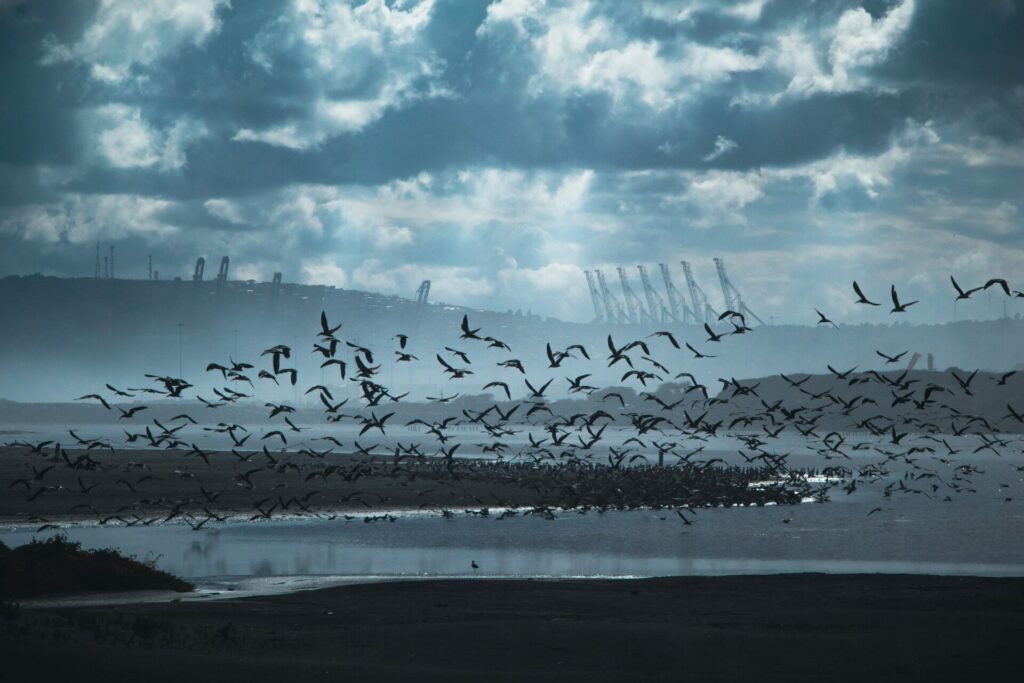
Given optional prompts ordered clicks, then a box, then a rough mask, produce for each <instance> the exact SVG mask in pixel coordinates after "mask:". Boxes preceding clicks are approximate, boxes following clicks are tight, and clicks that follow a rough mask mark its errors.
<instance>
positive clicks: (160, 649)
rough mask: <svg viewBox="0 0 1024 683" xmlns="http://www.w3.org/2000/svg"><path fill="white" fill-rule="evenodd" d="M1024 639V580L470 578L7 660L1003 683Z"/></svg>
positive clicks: (243, 603) (100, 621)
mask: <svg viewBox="0 0 1024 683" xmlns="http://www.w3.org/2000/svg"><path fill="white" fill-rule="evenodd" d="M14 625H16V626H14ZM1021 634H1024V579H1012V578H1010V579H1000V578H975V577H935V576H925V575H906V574H904V575H878V574H865V575H825V574H790V575H766V576H738V577H737V576H730V577H685V578H661V579H635V580H620V579H612V580H607V579H606V580H586V581H580V580H520V581H508V580H493V579H475V580H470V581H462V580H454V581H453V580H431V581H395V582H385V583H374V584H359V585H347V586H341V587H335V588H325V589H319V590H310V591H302V592H298V593H291V594H287V595H276V596H260V597H247V598H241V599H228V600H216V601H206V602H199V601H191V602H189V601H182V602H176V603H170V604H139V605H122V606H116V607H111V606H103V607H78V608H69V607H63V608H25V609H22V610H21V613H20V614H19V615H18V617H17V618H16V619H15V620H13V621H6V622H5V621H0V656H3V657H4V658H5V660H6V661H7V663H8V669H7V670H8V671H11V672H12V673H14V674H16V676H22V677H26V678H25V679H26V680H27V679H28V678H27V677H31V678H32V680H57V679H60V678H62V677H65V676H66V677H68V679H70V678H71V677H74V679H75V680H86V681H92V680H96V681H101V680H105V681H109V680H128V679H130V678H131V677H134V676H145V677H146V678H147V679H148V680H152V681H164V680H168V681H170V680H175V679H177V680H180V678H181V677H182V676H185V675H187V676H188V677H189V679H191V680H196V681H203V680H218V681H236V680H237V681H241V680H250V681H251V680H271V679H274V678H277V677H285V676H290V677H292V678H293V679H294V678H298V679H300V680H338V677H339V676H345V675H348V676H352V677H359V678H360V680H385V681H386V680H396V681H397V680H435V679H437V680H440V679H444V680H448V681H463V680H465V681H469V680H483V679H485V678H487V679H491V680H527V679H528V680H541V681H548V680H551V681H555V680H558V681H565V680H595V681H613V680H679V677H680V676H686V677H695V676H703V677H709V678H711V679H713V680H750V679H751V678H757V679H759V680H769V681H771V680H801V679H808V678H811V677H815V678H820V677H821V676H822V675H824V674H826V673H827V675H828V677H829V678H833V679H836V680H841V681H846V680H849V681H863V680H892V679H903V680H967V679H972V680H979V679H980V678H981V677H983V676H987V677H994V678H995V679H996V680H1000V679H1005V675H1006V673H1007V672H1008V671H1012V670H1014V669H1013V668H1012V667H1015V666H1017V643H1018V642H1019V638H1020V636H1021ZM19 680H20V678H19Z"/></svg>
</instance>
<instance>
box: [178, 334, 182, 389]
mask: <svg viewBox="0 0 1024 683" xmlns="http://www.w3.org/2000/svg"><path fill="white" fill-rule="evenodd" d="M182 374H183V372H182V363H181V323H178V379H181V376H182Z"/></svg>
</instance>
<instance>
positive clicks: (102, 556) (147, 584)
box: [0, 535, 194, 600]
mask: <svg viewBox="0 0 1024 683" xmlns="http://www.w3.org/2000/svg"><path fill="white" fill-rule="evenodd" d="M193 588H194V586H193V585H192V584H190V583H189V582H187V581H185V580H183V579H180V578H178V577H176V576H174V575H172V574H168V573H167V572H165V571H161V570H160V569H157V568H156V567H154V566H153V565H151V564H146V563H143V562H139V561H137V560H135V559H133V558H130V557H125V556H124V555H121V554H120V553H118V552H117V551H115V550H110V549H104V550H82V547H81V544H80V543H75V542H72V541H69V540H68V539H67V538H66V537H64V536H59V535H58V536H54V537H52V538H49V539H47V540H45V541H38V540H33V541H32V542H31V543H27V544H25V545H23V546H19V547H17V548H9V547H7V546H6V545H4V544H3V543H0V600H8V599H11V598H35V597H41V596H47V595H57V594H61V593H87V592H102V591H130V590H173V591H178V592H187V591H191V590H192V589H193Z"/></svg>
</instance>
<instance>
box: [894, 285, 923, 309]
mask: <svg viewBox="0 0 1024 683" xmlns="http://www.w3.org/2000/svg"><path fill="white" fill-rule="evenodd" d="M890 293H891V295H892V310H891V311H889V313H906V312H907V309H908V308H910V307H911V306H913V305H914V304H916V303H917V300H914V301H908V302H906V303H903V304H901V303H900V298H899V296H898V295H897V294H896V285H893V286H892V290H891V292H890Z"/></svg>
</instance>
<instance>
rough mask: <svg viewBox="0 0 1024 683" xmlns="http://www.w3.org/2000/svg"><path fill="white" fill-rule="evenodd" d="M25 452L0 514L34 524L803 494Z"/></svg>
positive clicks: (595, 471)
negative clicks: (84, 464) (87, 464)
mask: <svg viewBox="0 0 1024 683" xmlns="http://www.w3.org/2000/svg"><path fill="white" fill-rule="evenodd" d="M26 450H27V449H25V448H0V490H2V491H3V492H4V495H2V496H0V522H5V521H6V522H26V521H30V522H32V521H34V523H37V524H40V525H42V524H43V523H45V522H51V521H59V520H76V519H89V520H96V519H103V518H106V517H110V516H114V515H116V516H118V517H120V518H121V519H120V520H119V519H116V518H114V519H112V520H111V521H110V523H113V524H124V523H133V524H135V523H138V524H150V523H162V522H163V521H165V520H167V518H168V515H170V514H171V512H173V511H177V512H178V513H179V514H178V515H177V517H181V516H186V515H185V514H184V513H187V516H188V517H190V518H192V519H197V520H199V519H202V518H203V517H206V516H207V515H208V514H209V512H213V513H215V514H217V515H228V516H233V517H234V516H241V517H244V518H248V517H250V516H251V515H253V514H255V513H256V512H257V509H256V508H255V507H254V504H255V503H261V504H260V506H259V508H261V509H263V510H269V509H271V508H273V514H275V515H281V514H283V513H287V514H293V515H295V514H302V515H312V514H333V513H345V512H346V511H349V512H367V511H371V510H382V511H384V510H396V509H406V510H408V509H413V510H415V509H421V508H425V509H432V510H436V511H439V512H440V511H442V510H454V511H458V510H462V509H467V508H469V509H475V510H481V509H484V508H488V509H490V508H503V507H531V506H551V507H556V506H557V507H574V508H575V507H586V506H605V507H609V508H612V507H631V506H639V505H645V506H652V505H660V506H670V507H674V506H681V505H693V506H708V505H726V504H745V505H748V504H755V505H756V504H763V503H766V502H772V503H798V502H799V501H800V498H801V496H802V495H806V492H805V491H802V490H801V491H796V490H795V487H790V489H782V488H779V489H772V490H754V489H749V488H748V487H747V483H748V482H750V481H757V480H759V479H763V478H764V477H766V476H768V473H767V470H764V469H763V468H762V469H761V470H758V469H755V468H744V469H741V468H711V469H708V470H706V471H699V470H696V469H694V468H690V469H687V470H683V469H680V468H664V469H661V470H659V469H657V468H631V469H630V470H629V471H626V470H624V469H618V468H615V469H613V468H611V467H608V466H601V465H600V464H598V465H597V466H596V467H592V468H589V467H588V468H568V467H559V466H540V467H531V466H529V465H527V464H524V463H519V464H514V463H509V462H495V461H487V460H471V459H458V458H456V459H454V460H453V461H452V462H451V463H448V462H446V461H445V460H444V459H443V458H430V457H425V458H403V459H402V460H401V461H399V462H396V461H395V460H394V459H393V458H391V457H388V456H376V455H375V456H373V457H364V456H355V455H343V454H335V455H332V456H330V457H328V458H313V457H309V456H307V455H303V454H299V453H272V455H271V457H272V458H273V459H274V460H273V461H270V460H268V459H267V457H266V456H265V455H263V454H262V453H260V452H258V451H257V452H256V453H246V454H244V455H246V456H248V459H246V460H240V459H239V458H238V457H236V456H235V455H233V454H232V453H230V452H212V453H210V454H209V462H208V463H207V462H206V461H204V460H202V459H200V458H198V457H196V456H186V455H185V451H167V450H120V449H119V450H118V451H116V452H115V453H110V452H109V451H106V450H103V449H94V450H92V451H89V452H86V451H81V450H77V451H67V452H66V454H67V459H66V460H65V459H62V460H59V461H56V462H55V461H54V459H53V456H52V455H47V456H45V457H44V456H40V455H38V454H36V455H31V456H28V457H26V456H25V455H24V453H25V452H26ZM83 457H88V458H89V460H90V461H94V462H95V463H96V464H95V465H90V467H89V468H84V469H83V468H81V467H79V468H72V467H70V466H68V464H67V463H68V462H69V461H70V462H72V463H78V462H79V459H80V458H83ZM84 462H88V461H84ZM51 465H52V466H53V467H52V469H50V470H49V471H47V472H46V473H45V474H44V475H43V477H42V478H41V479H39V480H36V481H30V482H29V485H28V486H26V485H25V484H23V483H15V482H18V480H19V479H28V480H31V479H33V477H34V470H38V471H42V470H44V469H46V468H47V467H50V466H51ZM328 468H330V469H329V470H328ZM318 472H326V476H324V477H321V476H318V475H317V474H316V473H318ZM246 475H248V478H247V479H246V478H244V477H245V476H246ZM311 475H312V476H311ZM79 480H81V481H79ZM83 487H85V488H87V489H88V490H87V491H86V490H84V488H83ZM801 487H802V485H801ZM44 488H45V489H46V490H42V491H41V489H44ZM802 488H803V487H802ZM204 489H205V492H204ZM207 493H209V494H213V495H214V499H213V500H210V497H209V496H208V495H207ZM35 494H38V495H35ZM30 498H31V500H30ZM87 506H88V507H87ZM207 511H209V512H207ZM179 521H180V519H179Z"/></svg>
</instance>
